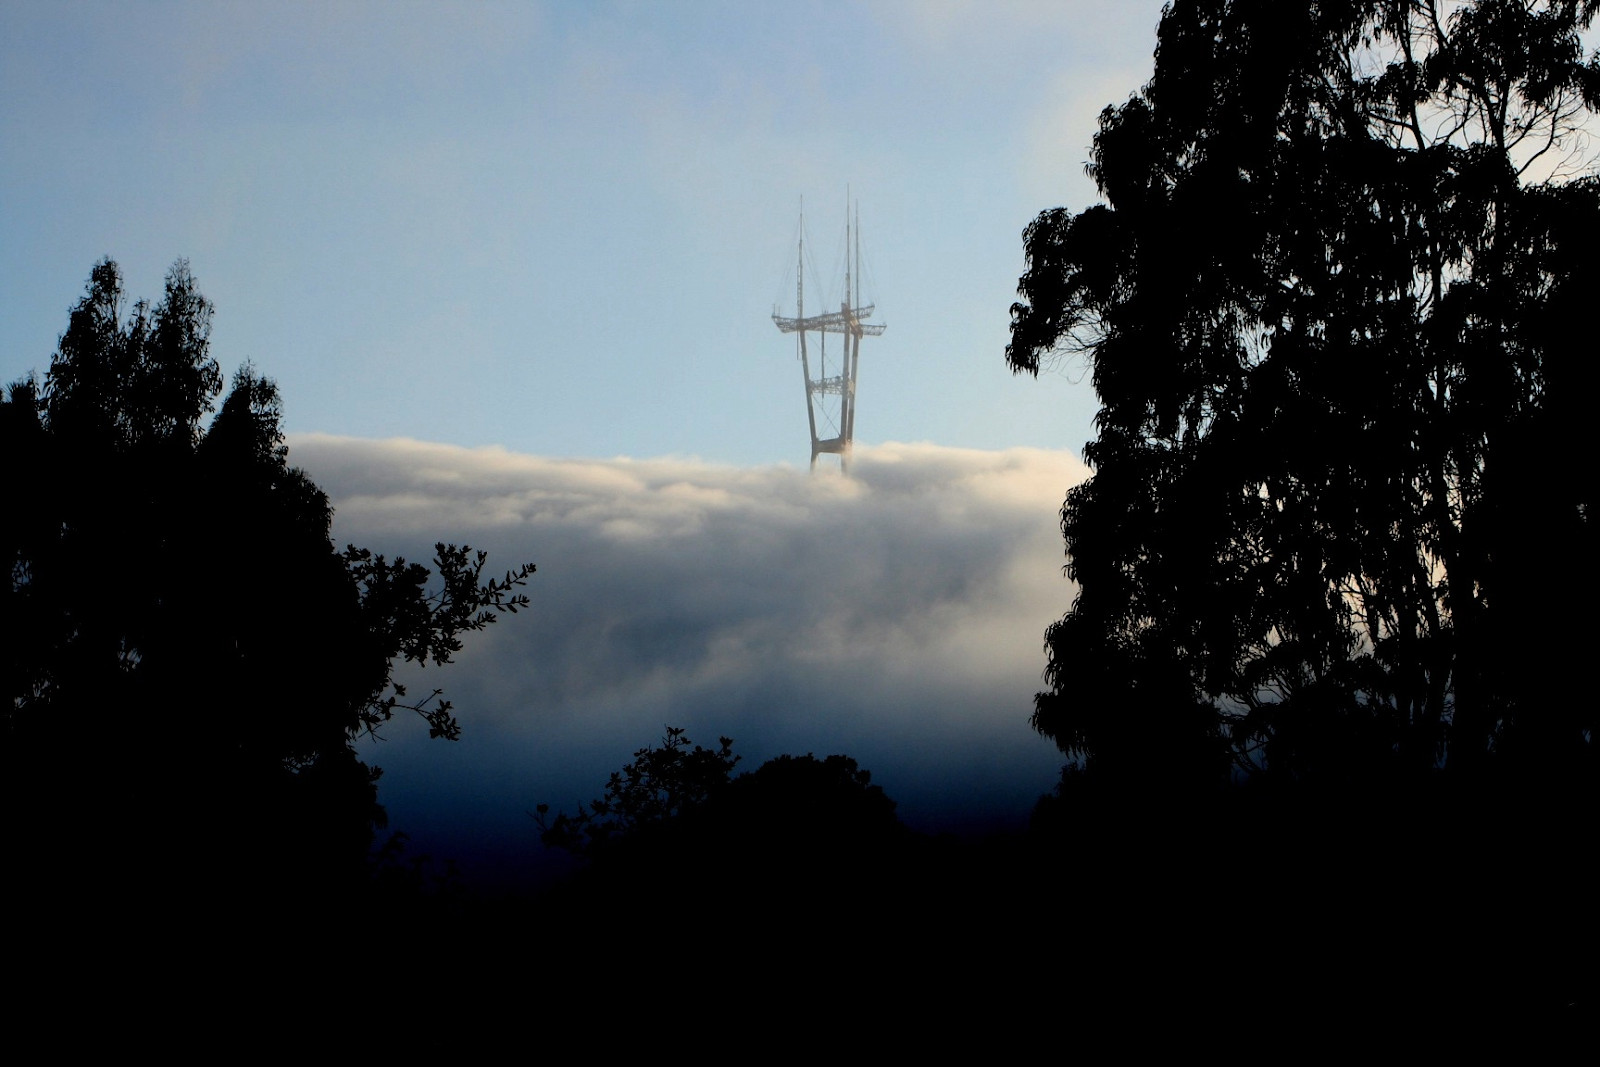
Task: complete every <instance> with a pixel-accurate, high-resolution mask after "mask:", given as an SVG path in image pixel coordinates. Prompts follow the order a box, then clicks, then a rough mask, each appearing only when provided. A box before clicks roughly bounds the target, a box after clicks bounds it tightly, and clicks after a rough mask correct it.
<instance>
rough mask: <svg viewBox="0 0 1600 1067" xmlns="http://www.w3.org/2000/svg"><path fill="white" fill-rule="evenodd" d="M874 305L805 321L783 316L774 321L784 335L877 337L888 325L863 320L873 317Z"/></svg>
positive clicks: (831, 312) (810, 317)
mask: <svg viewBox="0 0 1600 1067" xmlns="http://www.w3.org/2000/svg"><path fill="white" fill-rule="evenodd" d="M872 308H873V305H871V304H868V305H866V306H865V307H858V308H852V309H850V310H849V311H830V312H828V313H827V314H825V315H807V316H806V317H805V318H803V319H790V318H784V317H783V316H782V315H774V316H772V321H773V322H775V323H777V324H778V329H779V330H780V331H782V332H783V333H794V332H795V331H797V330H815V331H820V332H822V333H853V334H857V335H858V336H862V335H864V336H867V337H877V336H878V335H880V334H881V333H883V331H884V329H885V327H886V325H887V324H886V323H881V322H862V321H861V320H862V319H867V318H871V317H872Z"/></svg>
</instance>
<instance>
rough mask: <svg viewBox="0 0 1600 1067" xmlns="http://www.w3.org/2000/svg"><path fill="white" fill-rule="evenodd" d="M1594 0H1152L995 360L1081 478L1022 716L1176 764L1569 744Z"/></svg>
mask: <svg viewBox="0 0 1600 1067" xmlns="http://www.w3.org/2000/svg"><path fill="white" fill-rule="evenodd" d="M1597 9H1600V3H1596V2H1595V0H1481V2H1468V3H1447V2H1434V0H1365V2H1355V0H1345V2H1320V3H1306V4H1284V3H1279V2H1275V0H1175V2H1174V3H1172V4H1170V5H1168V7H1167V8H1166V10H1165V11H1164V13H1163V16H1162V19H1161V23H1160V27H1159V30H1158V44H1157V49H1156V53H1155V70H1154V74H1153V77H1152V78H1151V80H1150V81H1149V83H1148V84H1147V85H1145V86H1144V88H1143V89H1141V90H1140V91H1139V92H1138V93H1137V94H1136V95H1134V96H1133V97H1132V98H1130V99H1129V100H1128V101H1127V102H1126V103H1123V104H1121V105H1119V106H1114V107H1108V108H1106V109H1105V111H1103V112H1102V113H1101V116H1100V121H1099V131H1098V133H1097V135H1096V137H1095V140H1094V147H1093V152H1092V157H1091V162H1090V163H1089V165H1088V170H1089V173H1090V175H1091V176H1092V177H1093V178H1094V180H1095V181H1096V183H1097V186H1098V188H1099V191H1100V193H1101V194H1102V196H1103V197H1104V201H1105V202H1104V203H1103V204H1098V205H1095V206H1091V207H1089V208H1087V209H1086V210H1083V211H1080V212H1077V213H1072V212H1069V211H1067V210H1066V209H1062V208H1057V209H1054V210H1050V211H1046V212H1044V213H1042V214H1041V215H1039V217H1038V218H1037V219H1035V220H1034V221H1033V223H1032V224H1030V225H1029V227H1028V228H1027V230H1026V231H1025V234H1024V244H1025V250H1026V254H1027V270H1026V273H1025V274H1024V275H1023V276H1022V278H1021V280H1020V283H1019V287H1018V291H1019V294H1020V297H1021V299H1020V300H1019V301H1018V302H1017V303H1015V304H1014V305H1013V306H1012V309H1011V313H1012V325H1011V342H1010V344H1009V346H1008V347H1007V350H1006V359H1007V362H1008V364H1009V366H1010V367H1011V369H1012V370H1013V371H1014V372H1027V373H1031V374H1037V373H1038V372H1039V370H1040V368H1041V367H1042V366H1046V365H1049V364H1050V363H1051V361H1053V360H1059V359H1071V358H1082V359H1084V360H1086V361H1087V364H1088V366H1089V367H1090V369H1091V370H1092V380H1093V384H1094V388H1095V390H1096V393H1097V394H1098V397H1099V400H1100V404H1101V407H1100V410H1099V413H1098V415H1097V417H1096V422H1095V427H1096V431H1097V437H1096V439H1095V440H1093V441H1091V442H1090V443H1089V444H1088V445H1087V446H1086V448H1085V453H1084V454H1085V458H1086V460H1087V461H1088V462H1089V464H1090V466H1091V467H1092V468H1093V470H1094V474H1093V476H1092V477H1091V478H1090V479H1089V480H1088V481H1086V482H1084V483H1083V484H1081V485H1080V486H1078V487H1076V488H1074V489H1072V490H1071V491H1070V493H1069V494H1068V496H1067V500H1066V503H1065V506H1064V507H1063V510H1062V529H1063V532H1064V533H1065V536H1066V548H1067V556H1068V564H1067V571H1068V574H1069V576H1070V577H1072V578H1073V579H1075V580H1076V582H1077V584H1078V593H1077V598H1076V600H1075V602H1074V603H1073V606H1072V609H1071V611H1070V612H1069V613H1068V614H1067V615H1066V616H1065V617H1064V618H1063V619H1061V620H1060V621H1059V622H1057V623H1056V624H1054V625H1053V626H1052V627H1051V628H1050V629H1049V631H1048V632H1047V635H1046V648H1047V652H1048V655H1049V665H1048V668H1047V672H1046V681H1047V685H1048V688H1047V690H1046V691H1045V692H1042V693H1040V694H1039V695H1038V697H1037V699H1036V704H1035V710H1034V717H1033V722H1034V725H1035V726H1036V728H1037V729H1039V730H1040V731H1041V732H1043V733H1045V734H1047V735H1049V736H1050V737H1052V738H1054V739H1055V740H1056V742H1057V743H1058V744H1059V745H1060V747H1061V748H1062V749H1063V750H1064V751H1065V752H1067V753H1069V754H1071V755H1073V756H1075V757H1078V758H1080V759H1083V760H1085V761H1086V765H1087V766H1088V767H1089V768H1091V769H1093V768H1095V767H1100V768H1104V769H1106V770H1113V769H1118V768H1120V769H1121V770H1122V771H1125V772H1127V773H1129V774H1133V775H1135V776H1139V775H1141V774H1142V773H1144V772H1150V773H1154V774H1160V775H1164V776H1168V777H1169V778H1170V777H1173V776H1176V777H1177V778H1185V777H1202V778H1217V777H1220V776H1222V775H1225V774H1226V773H1228V768H1229V767H1230V766H1232V767H1234V768H1236V769H1238V768H1243V769H1245V770H1247V771H1249V772H1251V773H1259V772H1261V771H1263V770H1265V771H1268V772H1270V773H1276V774H1283V775H1289V776H1294V777H1301V776H1319V775H1336V776H1342V775H1350V774H1373V773H1383V774H1387V773H1391V772H1393V771H1395V770H1398V769H1401V768H1405V767H1410V768H1412V769H1417V768H1432V767H1438V766H1442V765H1447V764H1448V765H1452V766H1458V767H1470V766H1482V765H1483V764H1484V762H1485V761H1486V760H1488V759H1490V758H1491V757H1500V758H1503V759H1504V760H1506V761H1512V760H1515V761H1517V762H1519V763H1520V764H1521V765H1523V766H1526V767H1543V768H1548V767H1550V766H1552V764H1553V763H1554V764H1561V765H1566V764H1569V763H1570V762H1571V761H1588V762H1589V763H1590V764H1592V762H1593V758H1594V757H1593V753H1594V735H1593V730H1594V727H1595V718H1596V711H1595V709H1596V701H1595V700H1594V699H1593V697H1592V696H1583V695H1581V694H1582V693H1583V692H1584V690H1585V687H1586V688H1587V689H1588V690H1590V691H1592V688H1593V683H1592V681H1590V682H1587V683H1586V682H1584V680H1583V676H1582V673H1581V672H1582V671H1583V669H1584V667H1585V665H1586V661H1587V658H1588V651H1589V650H1590V649H1592V648H1593V647H1594V645H1595V638H1596V636H1597V634H1596V626H1595V623H1594V618H1595V614H1594V612H1593V611H1592V610H1591V609H1589V608H1588V607H1587V606H1586V605H1585V604H1584V600H1585V598H1584V596H1583V594H1582V592H1581V587H1580V586H1579V585H1578V582H1577V576H1578V574H1579V573H1581V572H1582V571H1583V570H1584V569H1586V568H1587V566H1588V565H1589V561H1590V560H1592V559H1593V555H1594V551H1595V549H1596V538H1595V525H1594V523H1595V520H1594V504H1595V498H1596V481H1595V474H1594V470H1593V463H1592V457H1593V454H1594V449H1593V445H1592V443H1591V439H1590V435H1589V427H1588V425H1587V418H1586V414H1587V412H1586V410H1585V409H1586V406H1587V403H1588V400H1589V396H1590V394H1591V392H1592V390H1591V388H1590V386H1591V384H1592V382H1593V370H1592V368H1593V365H1594V358H1593V357H1594V351H1595V348H1594V341H1593V324H1592V314H1593V305H1594V300H1595V298H1596V295H1597V294H1600V267H1597V258H1596V256H1595V254H1594V250H1595V249H1597V248H1600V180H1597V178H1596V175H1595V171H1594V160H1595V153H1594V152H1593V148H1594V143H1593V141H1592V136H1593V134H1594V133H1595V131H1596V129H1597V124H1596V122H1595V113H1596V110H1597V109H1600V57H1597V55H1596V54H1595V53H1593V52H1589V53H1587V54H1586V52H1585V45H1584V39H1583V36H1582V35H1583V34H1584V33H1585V32H1586V31H1587V30H1588V28H1589V27H1590V25H1591V23H1592V21H1593V19H1594V17H1595V15H1596V11H1597Z"/></svg>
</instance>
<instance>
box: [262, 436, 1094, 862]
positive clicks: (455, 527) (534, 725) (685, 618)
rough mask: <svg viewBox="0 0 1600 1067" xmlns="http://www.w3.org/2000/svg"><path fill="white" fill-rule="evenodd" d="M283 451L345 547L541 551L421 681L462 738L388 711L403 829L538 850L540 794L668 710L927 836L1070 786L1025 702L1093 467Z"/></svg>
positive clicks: (345, 441) (884, 451)
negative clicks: (513, 597) (535, 832)
mask: <svg viewBox="0 0 1600 1067" xmlns="http://www.w3.org/2000/svg"><path fill="white" fill-rule="evenodd" d="M290 445H291V453H290V456H291V460H292V462H294V463H295V464H296V465H298V466H301V467H304V468H305V469H306V470H307V471H308V473H310V475H311V476H312V477H313V478H314V479H315V480H316V481H317V482H318V484H320V485H322V486H323V488H324V489H325V490H327V492H328V493H329V495H330V496H331V497H332V499H333V502H334V506H335V508H336V518H335V530H334V535H335V538H336V540H337V541H338V542H339V543H341V544H342V543H345V542H353V543H356V544H361V545H365V546H368V547H371V548H373V549H375V550H378V551H384V552H388V553H400V554H404V555H406V556H407V557H408V558H424V559H425V558H427V557H428V556H430V555H431V550H432V549H431V546H432V544H433V543H434V541H436V540H440V539H443V540H450V541H455V542H458V543H459V542H463V541H465V542H468V543H470V544H472V545H473V546H474V547H480V548H485V549H488V550H489V551H490V553H491V557H490V566H491V567H493V568H500V569H503V568H505V567H507V566H512V565H515V564H517V563H520V562H522V561H524V560H532V561H534V562H536V563H537V564H538V567H539V571H538V573H537V575H536V576H535V577H534V578H533V579H532V582H531V584H530V587H529V593H530V595H531V596H532V598H533V605H532V610H531V612H529V613H527V614H526V615H523V614H519V615H518V616H516V617H507V618H504V619H502V620H501V622H500V623H498V624H497V625H496V626H494V627H492V628H491V629H490V630H489V631H486V632H485V633H483V634H480V635H474V639H473V640H472V641H471V642H470V644H469V647H468V649H467V651H466V652H465V653H464V654H463V655H462V656H461V657H460V658H459V663H458V664H457V665H456V666H455V667H452V668H448V669H447V670H446V671H445V672H443V673H442V674H441V673H439V672H435V671H432V670H429V671H427V672H425V673H424V676H423V677H422V678H421V679H420V681H422V682H427V683H429V684H432V685H442V686H444V687H445V688H446V690H447V695H448V696H450V697H451V698H452V699H454V700H455V701H456V706H457V708H458V709H459V711H460V713H461V717H462V721H463V725H464V728H465V734H466V736H465V738H464V739H463V740H462V741H461V742H459V743H458V744H456V745H453V746H450V745H445V744H444V743H442V742H434V743H428V742H427V741H426V739H425V738H422V737H419V736H415V735H416V734H417V733H418V732H417V731H415V730H414V728H413V727H412V725H411V724H409V723H406V724H397V725H396V727H395V729H393V730H392V731H391V732H390V733H391V740H390V741H389V742H388V743H386V744H380V745H378V746H377V747H376V748H375V749H374V750H373V751H372V752H371V753H370V757H371V759H372V760H373V761H375V762H377V763H379V764H380V765H382V766H384V767H385V768H386V770H387V772H388V773H387V775H386V777H385V780H384V800H385V802H386V803H388V804H389V805H390V809H391V814H392V816H393V818H394V820H395V822H396V824H397V825H398V826H399V827H400V828H402V829H419V828H420V830H421V832H422V836H424V837H426V836H428V835H429V834H435V835H445V834H448V833H449V832H450V831H449V829H448V826H447V825H446V823H447V820H448V819H452V818H454V819H468V820H471V821H473V823H474V824H475V825H478V826H480V827H482V826H485V825H496V826H499V827H501V829H502V836H507V835H509V837H508V839H518V835H521V839H525V840H523V841H522V843H523V844H525V845H526V847H527V848H528V849H529V850H530V851H533V850H535V849H536V845H535V844H534V843H533V838H532V836H531V830H530V829H529V828H528V826H527V820H526V817H525V816H524V814H523V813H524V811H525V810H526V809H528V808H531V807H532V806H533V805H535V804H536V803H539V802H541V801H546V802H549V803H551V804H553V805H556V806H566V807H568V808H570V807H572V806H573V805H574V804H576V803H577V802H579V801H581V800H587V799H588V798H590V797H591V796H593V795H594V794H595V793H596V792H597V791H598V790H599V788H600V786H601V784H602V783H603V781H604V778H605V776H606V774H607V773H608V772H609V771H610V770H612V769H615V768H616V767H618V766H620V765H621V763H622V762H624V760H625V759H626V758H627V757H628V756H629V755H630V754H631V753H632V751H633V750H634V749H635V748H637V747H640V746H641V745H644V744H646V743H648V742H650V741H652V740H654V739H656V738H657V737H658V736H659V734H660V732H661V728H662V726H663V724H667V723H671V724H673V725H682V726H685V727H687V728H689V732H690V736H691V737H693V738H695V739H697V740H707V741H709V740H712V739H714V738H715V737H716V736H718V735H720V734H726V735H729V736H731V737H733V738H734V739H735V742H736V751H738V752H740V753H742V754H743V755H744V756H745V758H746V761H747V763H748V765H749V766H750V767H752V768H753V767H754V766H756V765H758V764H759V763H760V762H762V761H764V760H765V759H767V758H770V757H771V756H773V755H776V754H778V753H780V752H794V753H803V752H807V751H813V752H816V753H817V754H818V755H823V754H827V753H832V752H845V753H847V754H849V755H852V756H855V757H856V758H857V759H858V760H859V761H860V763H861V765H862V766H863V767H866V768H868V769H869V770H871V771H872V772H873V774H874V780H875V781H877V782H879V783H880V784H882V785H883V786H884V787H885V789H886V791H887V792H888V793H889V795H890V796H892V797H895V798H896V799H897V800H899V801H900V803H901V810H902V814H903V815H905V816H906V817H907V818H908V819H909V820H911V821H913V822H914V823H921V824H922V825H932V824H935V823H940V822H947V821H951V820H954V821H961V820H972V821H980V822H981V821H983V820H984V819H986V818H992V817H1012V818H1015V817H1020V816H1021V815H1022V814H1024V813H1025V812H1026V810H1027V807H1028V805H1029V803H1030V802H1031V800H1032V798H1034V797H1036V796H1037V795H1038V794H1039V793H1041V792H1044V791H1046V790H1047V789H1048V788H1049V787H1050V785H1051V784H1052V778H1053V775H1054V773H1055V771H1056V769H1057V767H1058V765H1059V759H1058V757H1057V755H1056V753H1055V751H1054V749H1053V747H1052V746H1051V745H1050V744H1049V743H1048V742H1047V741H1045V740H1044V739H1042V738H1039V737H1037V736H1035V735H1034V734H1033V733H1032V732H1031V731H1030V730H1029V729H1028V726H1027V717H1028V712H1029V708H1030V702H1031V697H1032V694H1033V693H1034V691H1035V690H1036V689H1037V688H1038V686H1039V680H1040V671H1041V670H1042V668H1043V666H1044V658H1043V653H1042V650H1041V645H1042V635H1043V631H1044V628H1045V627H1046V626H1047V625H1048V624H1049V623H1050V622H1051V621H1052V620H1053V619H1054V618H1056V617H1058V616H1059V615H1060V614H1061V613H1062V612H1063V611H1064V610H1065V608H1066V607H1067V606H1068V605H1069V604H1070V602H1071V598H1072V590H1071V587H1070V585H1069V584H1068V583H1067V582H1066V580H1065V579H1064V578H1063V577H1062V576H1061V564H1062V562H1063V561H1062V554H1061V535H1060V531H1059V528H1058V511H1059V508H1060V501H1061V499H1062V496H1063V494H1064V493H1065V491H1066V489H1067V487H1068V486H1069V485H1071V484H1073V483H1075V482H1076V481H1078V480H1079V479H1081V478H1082V477H1083V476H1084V474H1085V471H1084V468H1083V466H1082V464H1081V463H1079V461H1078V460H1076V459H1075V458H1073V457H1072V456H1070V455H1069V454H1067V453H1064V452H1056V451H1046V450H1039V449H1022V448H1018V449H1009V450H1005V451H998V452H983V451H972V450H961V449H952V448H944V447H939V446H935V445H927V444H888V445H881V446H876V447H862V448H859V449H858V451H857V453H856V456H855V459H854V463H853V466H852V473H851V476H850V477H849V478H844V477H841V476H840V475H839V474H838V473H837V471H834V470H820V471H818V472H817V473H816V474H814V475H813V474H808V473H807V472H805V471H804V470H798V469H795V468H790V467H757V468H744V467H732V466H719V465H714V464H710V463H706V462H703V461H700V460H697V459H692V458H674V457H669V458H660V459H648V460H633V459H621V458H619V459H613V460H589V459H584V460H578V459H554V458H545V457H538V456H528V455H519V454H515V453H512V452H508V451H506V450H504V449H499V448H481V449H464V448H457V447H453V446H446V445H437V444H427V443H423V442H418V441H409V440H392V441H369V440H357V439H350V438H337V437H327V436H321V435H304V436H295V437H293V438H291V441H290ZM443 749H449V750H450V751H448V752H444V751H441V750H443ZM485 783H494V784H493V785H486V784H485ZM491 836H492V835H491ZM519 847H520V846H519Z"/></svg>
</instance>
